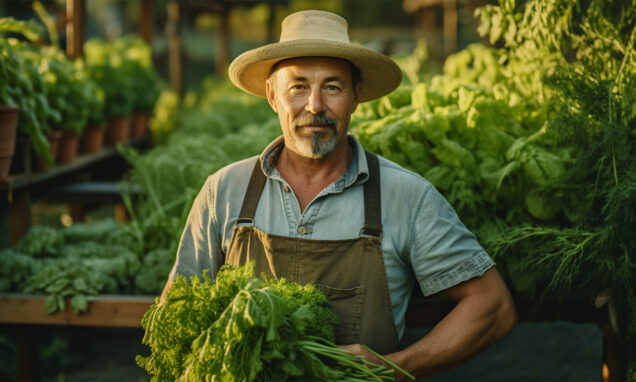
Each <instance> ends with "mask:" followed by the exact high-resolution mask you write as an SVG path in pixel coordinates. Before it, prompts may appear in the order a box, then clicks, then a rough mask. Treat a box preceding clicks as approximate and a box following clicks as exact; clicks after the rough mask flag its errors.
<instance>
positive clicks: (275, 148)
mask: <svg viewBox="0 0 636 382" xmlns="http://www.w3.org/2000/svg"><path fill="white" fill-rule="evenodd" d="M347 138H348V139H349V144H350V145H351V147H352V148H353V160H352V161H351V165H350V166H349V169H348V170H347V172H346V173H345V174H344V175H343V176H342V177H341V178H340V179H338V180H337V181H336V182H334V183H333V184H332V185H331V186H329V187H328V189H327V191H328V192H341V191H342V190H343V189H344V188H346V187H350V186H352V185H354V184H362V183H364V182H366V181H367V179H369V165H368V164H367V157H366V155H365V153H364V148H363V147H362V144H361V143H360V141H358V139H357V138H356V137H354V136H353V135H351V134H347ZM284 146H285V139H284V138H283V136H282V135H281V136H280V137H278V138H276V139H275V140H274V141H273V142H272V143H270V144H269V145H268V146H267V147H266V148H265V150H263V153H262V154H261V156H260V161H261V168H262V169H263V172H264V173H265V175H266V176H268V177H272V178H278V177H279V176H280V175H279V174H278V170H276V162H277V161H278V157H279V156H280V153H281V150H282V149H283V147H284Z"/></svg>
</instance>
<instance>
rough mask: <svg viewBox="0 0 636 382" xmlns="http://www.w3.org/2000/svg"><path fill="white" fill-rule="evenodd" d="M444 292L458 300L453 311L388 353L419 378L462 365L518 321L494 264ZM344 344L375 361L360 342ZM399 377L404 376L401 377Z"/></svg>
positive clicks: (393, 360) (388, 356)
mask: <svg viewBox="0 0 636 382" xmlns="http://www.w3.org/2000/svg"><path fill="white" fill-rule="evenodd" d="M445 292H446V293H447V294H448V295H449V296H450V297H451V298H452V299H453V300H455V301H456V302H457V305H456V306H455V307H454V308H453V310H451V311H450V312H449V313H448V315H446V317H444V319H442V320H441V321H440V322H439V323H438V324H437V325H436V326H435V327H434V328H433V329H432V330H431V331H430V332H429V333H428V334H427V335H426V336H425V337H423V338H421V339H420V340H419V341H417V342H416V343H414V344H413V345H411V346H409V347H408V348H406V349H404V350H401V351H398V352H395V353H392V354H388V355H386V358H387V359H389V360H390V361H392V362H394V363H395V364H397V365H398V366H400V367H402V368H403V369H405V370H406V371H408V372H409V373H411V374H413V375H414V376H416V377H424V376H427V375H431V374H435V373H438V372H441V371H444V370H446V369H450V368H452V367H455V366H457V365H459V364H460V363H462V362H464V361H466V360H467V359H469V358H470V357H472V356H474V355H476V354H478V353H479V352H481V351H483V350H484V349H486V348H487V347H488V346H490V345H492V344H494V343H495V342H496V341H498V340H499V339H501V338H502V337H503V336H504V335H506V334H507V333H508V332H510V331H511V330H512V329H513V328H514V327H515V325H516V323H517V313H516V308H515V306H514V302H513V300H512V297H511V296H510V293H509V291H508V288H507V287H506V285H505V283H504V282H503V280H502V279H501V277H500V276H499V273H498V272H497V270H496V269H495V268H494V267H493V268H490V269H489V270H487V271H486V272H485V273H484V274H483V276H481V277H478V278H473V279H470V280H468V281H464V282H462V283H460V284H458V285H456V286H453V287H451V288H449V289H446V290H445ZM343 347H344V348H345V349H348V350H349V351H351V352H352V353H354V354H359V355H363V356H365V357H366V358H367V359H369V360H371V361H372V362H373V361H374V358H375V357H373V355H371V354H369V353H368V352H367V351H366V349H364V348H363V347H362V346H361V345H347V346H343ZM377 361H378V360H377V359H375V362H376V363H378V362H377ZM398 380H404V379H400V378H399V377H398Z"/></svg>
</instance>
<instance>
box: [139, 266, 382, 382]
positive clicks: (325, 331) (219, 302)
mask: <svg viewBox="0 0 636 382" xmlns="http://www.w3.org/2000/svg"><path fill="white" fill-rule="evenodd" d="M253 273H254V264H253V263H251V264H248V265H246V266H243V267H230V266H224V267H223V268H222V269H221V270H220V272H219V273H218V275H217V278H216V281H214V282H213V281H212V280H211V279H210V277H209V276H208V275H207V274H204V276H203V280H201V279H199V278H197V277H192V278H191V279H190V282H191V284H189V283H188V281H187V280H186V279H185V278H184V277H182V276H178V277H177V279H176V280H175V282H174V284H173V287H172V288H171V289H170V291H169V292H168V295H167V296H166V299H165V301H164V302H159V300H156V302H155V304H154V305H153V306H152V307H151V308H150V310H149V311H148V312H147V313H146V314H145V315H144V318H143V320H142V325H143V327H144V329H145V330H146V334H145V336H144V339H143V343H144V344H146V345H148V346H150V349H151V351H152V353H151V354H150V356H148V357H143V356H141V355H138V356H137V358H136V360H137V363H138V364H139V365H140V366H141V367H143V368H144V369H146V371H148V372H149V373H150V374H151V375H153V377H152V380H153V381H167V380H170V381H175V380H176V381H200V380H222V381H289V380H312V381H362V380H393V378H394V377H393V369H387V368H385V367H382V366H378V365H372V364H368V363H365V362H366V361H365V362H363V361H362V360H361V358H360V357H356V356H353V355H351V354H349V353H348V352H346V351H345V350H342V349H340V348H338V347H337V346H335V345H334V344H333V343H332V341H333V338H334V335H333V330H334V325H335V323H336V316H335V314H334V313H333V312H332V311H331V310H330V309H329V307H328V301H327V298H326V297H325V296H324V295H323V294H322V293H321V292H320V291H318V290H317V289H316V288H314V287H313V286H311V285H307V286H300V285H298V284H294V283H289V282H286V281H285V280H283V279H281V280H279V281H275V280H270V279H256V278H254V275H253ZM367 366H370V367H367Z"/></svg>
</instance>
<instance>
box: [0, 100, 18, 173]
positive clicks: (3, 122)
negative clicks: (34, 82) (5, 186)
mask: <svg viewBox="0 0 636 382" xmlns="http://www.w3.org/2000/svg"><path fill="white" fill-rule="evenodd" d="M19 114H20V109H19V108H17V107H13V106H0V180H4V179H6V178H7V177H8V176H9V169H10V168H11V160H12V159H13V153H14V151H15V137H16V131H17V130H18V116H19Z"/></svg>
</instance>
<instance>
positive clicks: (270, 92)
mask: <svg viewBox="0 0 636 382" xmlns="http://www.w3.org/2000/svg"><path fill="white" fill-rule="evenodd" d="M265 96H266V97H267V102H268V103H269V106H271V108H272V109H273V110H274V112H275V113H278V106H277V105H276V97H275V93H274V83H273V81H272V79H271V77H270V78H268V79H267V80H266V81H265Z"/></svg>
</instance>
